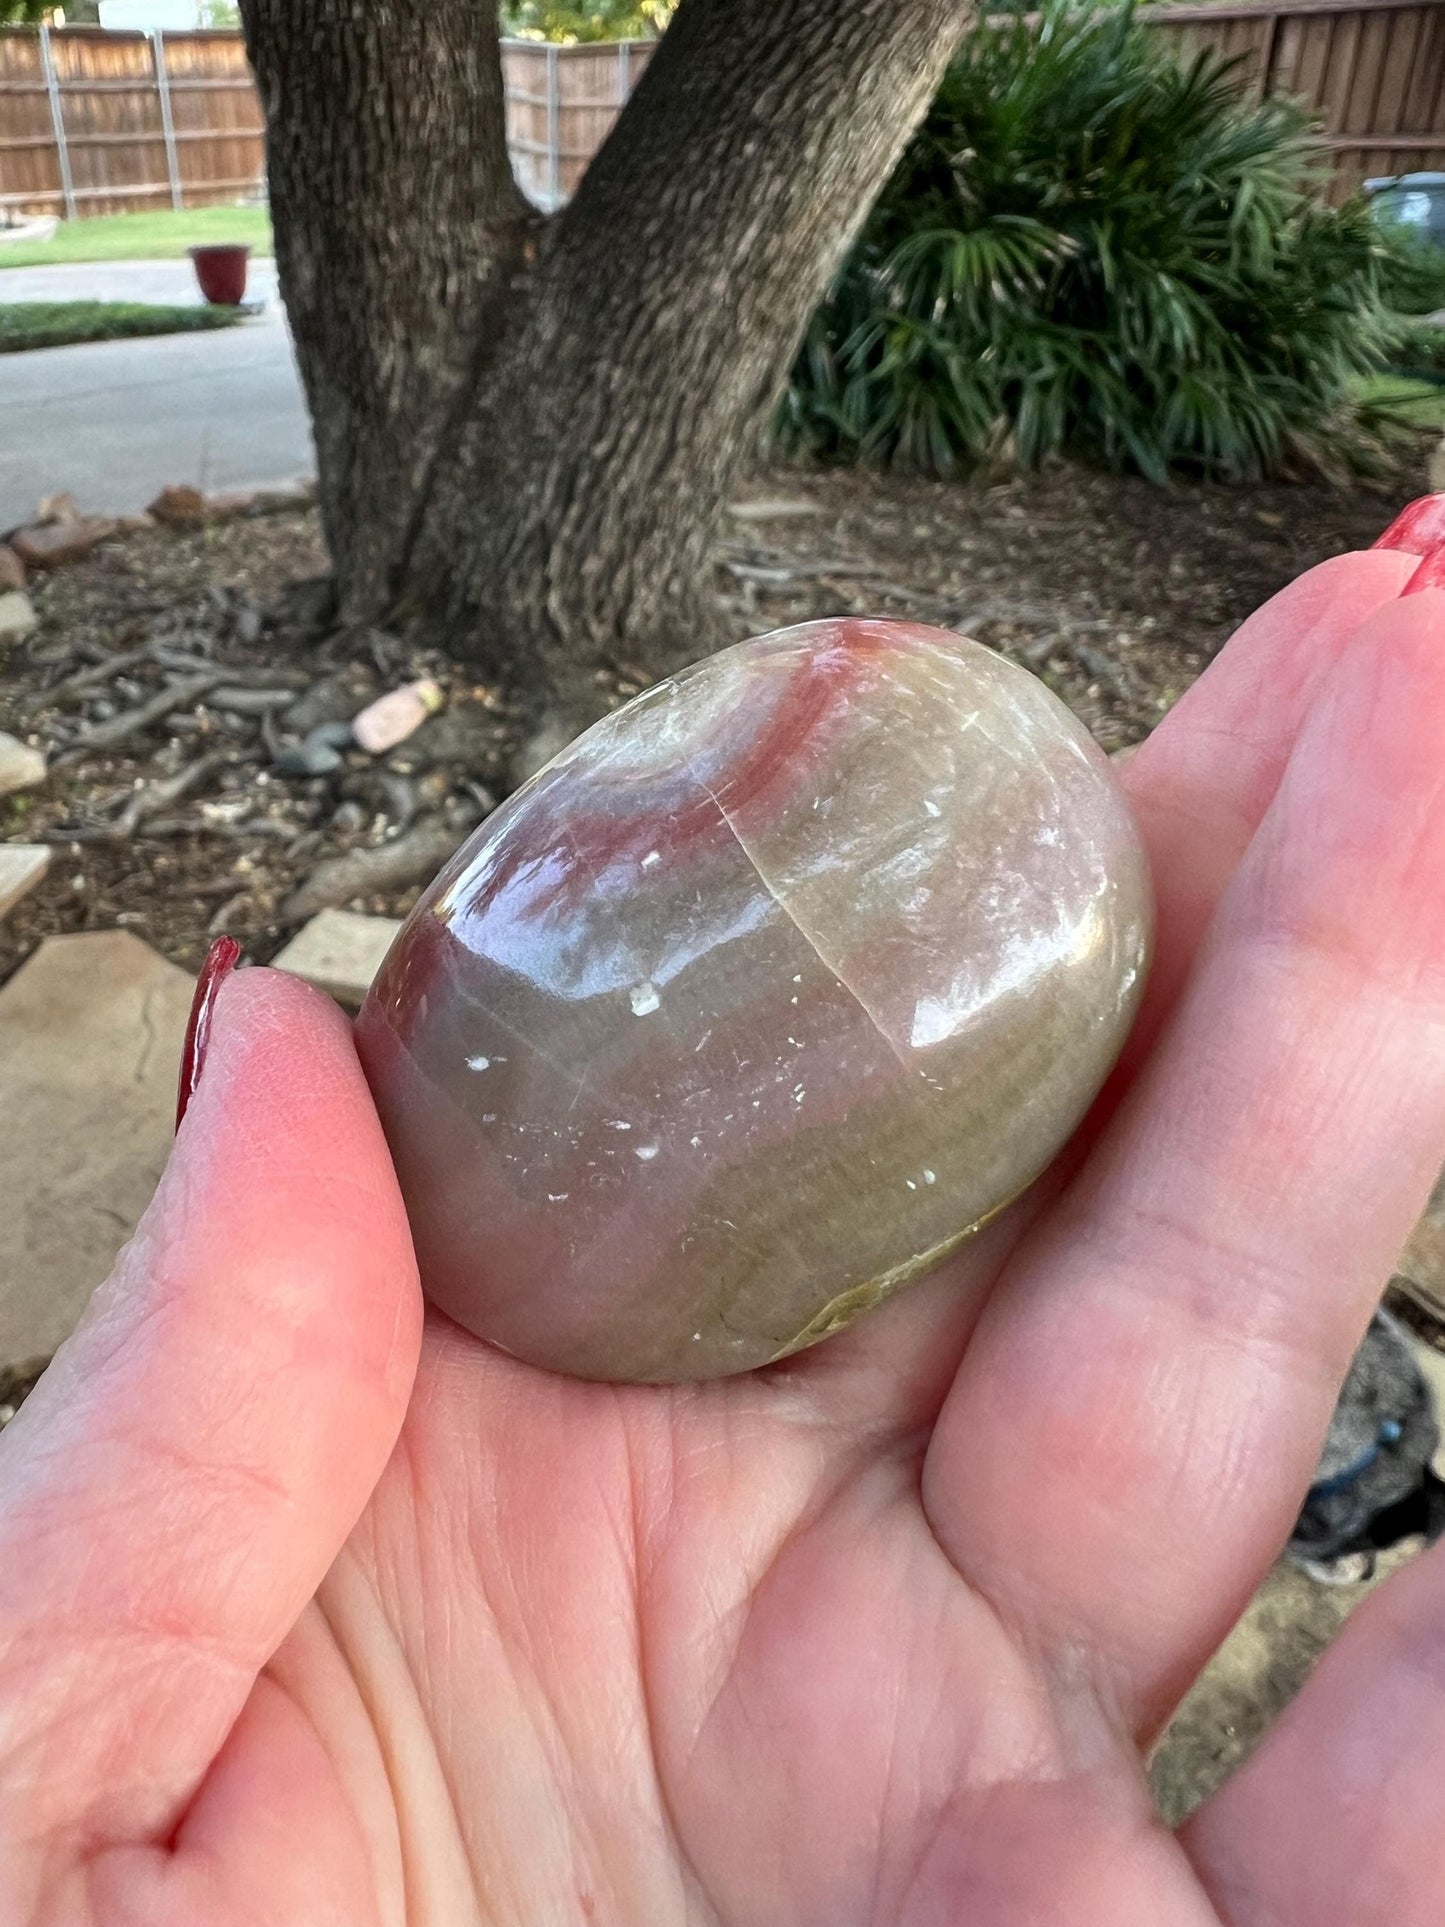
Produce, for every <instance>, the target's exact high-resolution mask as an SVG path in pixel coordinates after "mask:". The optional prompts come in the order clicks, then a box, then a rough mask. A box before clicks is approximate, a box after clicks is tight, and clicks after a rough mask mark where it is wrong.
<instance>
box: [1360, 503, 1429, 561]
mask: <svg viewBox="0 0 1445 1927" xmlns="http://www.w3.org/2000/svg"><path fill="white" fill-rule="evenodd" d="M1442 541H1445V494H1441V495H1422V496H1421V497H1420V498H1419V500H1418V501H1415V502H1411V503H1410V505H1409V507H1408V508H1403V509H1401V510H1400V513H1399V514H1398V515H1397V516H1396V517H1395V519H1394V521H1393V522H1392V523H1391V524H1390V526H1389V528H1387V529H1386V530H1385V533H1384V534H1383V535H1382V536H1381V537H1380V538H1379V540H1378V541H1377V542H1372V543H1371V544H1370V547H1371V548H1372V549H1404V550H1405V551H1406V553H1407V554H1409V555H1428V554H1429V553H1430V551H1431V549H1433V548H1434V546H1435V544H1436V543H1437V542H1442Z"/></svg>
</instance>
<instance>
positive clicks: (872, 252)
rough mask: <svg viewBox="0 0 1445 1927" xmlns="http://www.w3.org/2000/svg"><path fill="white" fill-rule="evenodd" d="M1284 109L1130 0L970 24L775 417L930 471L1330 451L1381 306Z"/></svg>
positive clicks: (1365, 229) (1370, 271)
mask: <svg viewBox="0 0 1445 1927" xmlns="http://www.w3.org/2000/svg"><path fill="white" fill-rule="evenodd" d="M1319 166H1320V159H1319V150H1318V148H1317V147H1316V145H1315V143H1314V142H1313V139H1312V137H1311V135H1310V132H1309V128H1308V125H1307V123H1306V121H1305V119H1304V117H1303V115H1302V114H1301V113H1300V112H1299V110H1297V109H1296V108H1294V107H1292V106H1290V105H1287V104H1284V103H1277V102H1269V103H1266V104H1263V105H1260V104H1258V103H1253V102H1248V101H1246V100H1245V99H1244V98H1243V96H1242V95H1241V93H1240V92H1239V89H1238V86H1237V82H1236V80H1235V76H1234V72H1233V66H1232V63H1230V62H1227V61H1224V60H1221V59H1219V58H1218V57H1217V56H1214V55H1212V54H1208V53H1206V54H1203V55H1201V56H1200V57H1199V58H1197V59H1195V60H1194V61H1193V62H1192V63H1190V64H1189V65H1187V66H1183V67H1181V66H1178V65H1176V64H1175V62H1174V61H1172V60H1171V59H1170V57H1169V56H1168V55H1167V54H1166V53H1165V52H1164V51H1163V50H1162V49H1161V48H1160V47H1159V46H1158V44H1157V42H1155V41H1154V40H1153V39H1152V38H1151V37H1150V35H1149V34H1148V32H1147V31H1146V30H1145V29H1144V28H1141V27H1140V26H1138V25H1137V24H1136V23H1135V21H1134V19H1133V18H1132V14H1131V13H1130V12H1129V11H1128V10H1127V9H1126V10H1118V9H1110V10H1108V11H1087V10H1086V11H1080V10H1078V9H1076V8H1073V7H1066V6H1063V5H1060V4H1059V3H1058V0H1048V4H1047V5H1046V8H1045V11H1044V14H1043V16H1042V19H1041V20H1040V21H1039V22H1038V23H1037V25H1029V24H1027V23H1025V22H1023V21H1021V20H1017V21H1013V22H1001V21H995V22H991V23H989V24H986V25H982V26H980V27H979V28H977V29H976V30H975V31H974V32H973V34H972V35H971V36H970V38H969V40H968V41H967V42H966V44H965V46H964V48H963V50H962V52H961V53H960V55H959V57H958V59H957V60H956V61H955V63H954V65H953V66H952V67H951V69H950V70H949V73H948V75H947V77H946V79H945V81H944V83H943V87H942V89H941V91H940V93H939V95H938V98H937V100H936V101H935V103H934V105H933V108H932V109H931V111H930V113H929V115H928V117H927V119H926V121H925V123H924V125H923V127H922V129H921V130H920V132H919V133H918V135H917V136H916V137H915V139H914V141H913V142H912V144H911V146H910V147H909V148H908V150H907V152H906V153H905V155H904V157H903V160H902V161H901V163H900V165H899V167H898V169H897V171H896V172H895V174H894V176H893V178H892V180H891V181H890V182H889V184H888V186H887V188H886V189H885V190H884V193H883V195H882V197H881V199H880V201H879V203H878V205H877V207H876V208H875V210H874V212H873V214H872V216H871V217H870V219H869V221H868V223H867V224H866V226H865V228H864V231H863V233H862V236H861V237H860V239H859V241H858V243H857V245H856V247H855V248H854V250H853V253H852V255H851V256H850V258H849V260H848V262H847V264H846V265H845V267H844V268H843V270H842V272H841V274H840V275H839V277H838V279H837V281H836V283H835V285H834V287H833V290H832V292H831V294H830V296H829V298H828V300H827V301H826V302H825V304H824V305H823V307H822V309H821V310H820V311H819V313H818V315H817V316H816V318H815V319H814V321H813V323H812V326H811V328H810V330H809V332H808V335H807V337H806V339H805V341H804V344H803V347H802V349H801V351H800V353H799V356H798V359H797V362H796V364H795V366H794V369H793V373H792V379H791V383H790V386H789V389H788V392H787V395H786V397H785V400H784V403H783V406H782V410H781V413H780V417H779V429H780V433H781V435H782V438H783V440H784V442H785V443H787V444H790V445H792V446H793V447H798V448H804V449H809V450H812V451H814V452H816V453H819V454H823V455H830V456H840V457H848V458H855V459H857V458H862V459H871V460H887V461H894V460H896V461H902V462H906V463H908V464H911V465H915V466H918V467H921V468H923V469H926V470H931V471H933V472H936V473H943V474H946V473H949V472H951V471H953V470H955V469H957V468H959V467H961V466H966V465H968V464H970V463H972V462H975V461H977V460H979V459H982V458H986V457H987V458H999V457H1005V456H1006V457H1008V458H1010V459H1012V460H1013V461H1015V462H1017V463H1018V464H1020V465H1022V466H1033V465H1036V464H1037V463H1039V462H1040V461H1042V460H1044V459H1045V458H1047V457H1048V456H1050V455H1053V454H1055V453H1056V452H1060V451H1069V452H1072V453H1075V454H1081V455H1084V456H1087V457H1090V458H1092V459H1096V460H1099V459H1101V460H1103V461H1105V462H1107V463H1109V464H1111V465H1115V466H1121V467H1132V468H1135V469H1137V470H1139V471H1141V472H1142V473H1143V474H1145V475H1147V476H1150V477H1152V478H1154V479H1156V480H1161V481H1162V480H1163V479H1165V478H1166V477H1167V475H1168V473H1169V471H1170V470H1171V469H1173V468H1176V467H1180V466H1184V467H1188V468H1192V469H1195V470H1202V471H1205V472H1208V473H1212V474H1216V475H1219V476H1224V477H1241V478H1242V477H1252V476H1258V475H1262V474H1265V473H1268V472H1272V471H1279V470H1281V469H1286V468H1291V467H1303V466H1310V467H1316V468H1318V467H1337V466H1338V465H1339V464H1340V461H1341V458H1342V457H1344V456H1354V457H1362V456H1363V455H1364V454H1366V453H1367V452H1368V450H1369V448H1370V445H1371V444H1370V436H1369V430H1368V427H1367V425H1366V424H1365V423H1364V421H1363V420H1362V417H1361V415H1360V411H1359V410H1358V408H1357V407H1356V406H1355V404H1354V400H1353V396H1354V393H1355V391H1356V389H1357V387H1358V384H1359V380H1360V378H1361V377H1362V376H1363V375H1365V374H1367V373H1369V372H1370V371H1372V370H1374V369H1377V368H1379V367H1380V366H1381V365H1383V363H1384V361H1385V360H1386V359H1387V357H1388V355H1389V354H1390V352H1391V351H1392V349H1393V348H1394V346H1395V343H1396V340H1397V337H1398V334H1399V324H1398V322H1397V320H1396V319H1395V317H1394V316H1393V315H1392V314H1391V312H1390V311H1389V310H1388V309H1387V307H1386V306H1385V304H1384V302H1383V299H1382V282H1383V275H1384V272H1385V266H1386V256H1387V251H1388V243H1387V241H1386V239H1385V237H1384V235H1383V232H1382V230H1381V229H1380V228H1378V227H1377V226H1376V224H1375V222H1374V221H1373V219H1372V217H1371V215H1370V213H1369V211H1368V209H1367V208H1366V206H1365V204H1364V203H1363V201H1361V200H1358V199H1357V200H1354V201H1352V202H1350V203H1349V204H1348V205H1347V206H1345V207H1342V208H1338V209H1331V208H1327V207H1325V206H1323V205H1322V204H1321V203H1320V202H1319V201H1318V200H1317V199H1316V198H1314V194H1313V190H1314V189H1315V188H1316V187H1317V183H1318V174H1317V169H1318V168H1319Z"/></svg>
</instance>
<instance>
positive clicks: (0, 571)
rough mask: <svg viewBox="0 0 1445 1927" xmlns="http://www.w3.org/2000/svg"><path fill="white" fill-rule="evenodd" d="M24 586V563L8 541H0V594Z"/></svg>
mask: <svg viewBox="0 0 1445 1927" xmlns="http://www.w3.org/2000/svg"><path fill="white" fill-rule="evenodd" d="M24 587H25V564H24V563H23V562H22V561H21V560H20V557H19V556H18V555H17V554H16V553H15V551H14V549H12V548H11V546H10V544H9V543H8V542H0V594H3V593H4V592H5V590H7V589H23V588H24Z"/></svg>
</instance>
